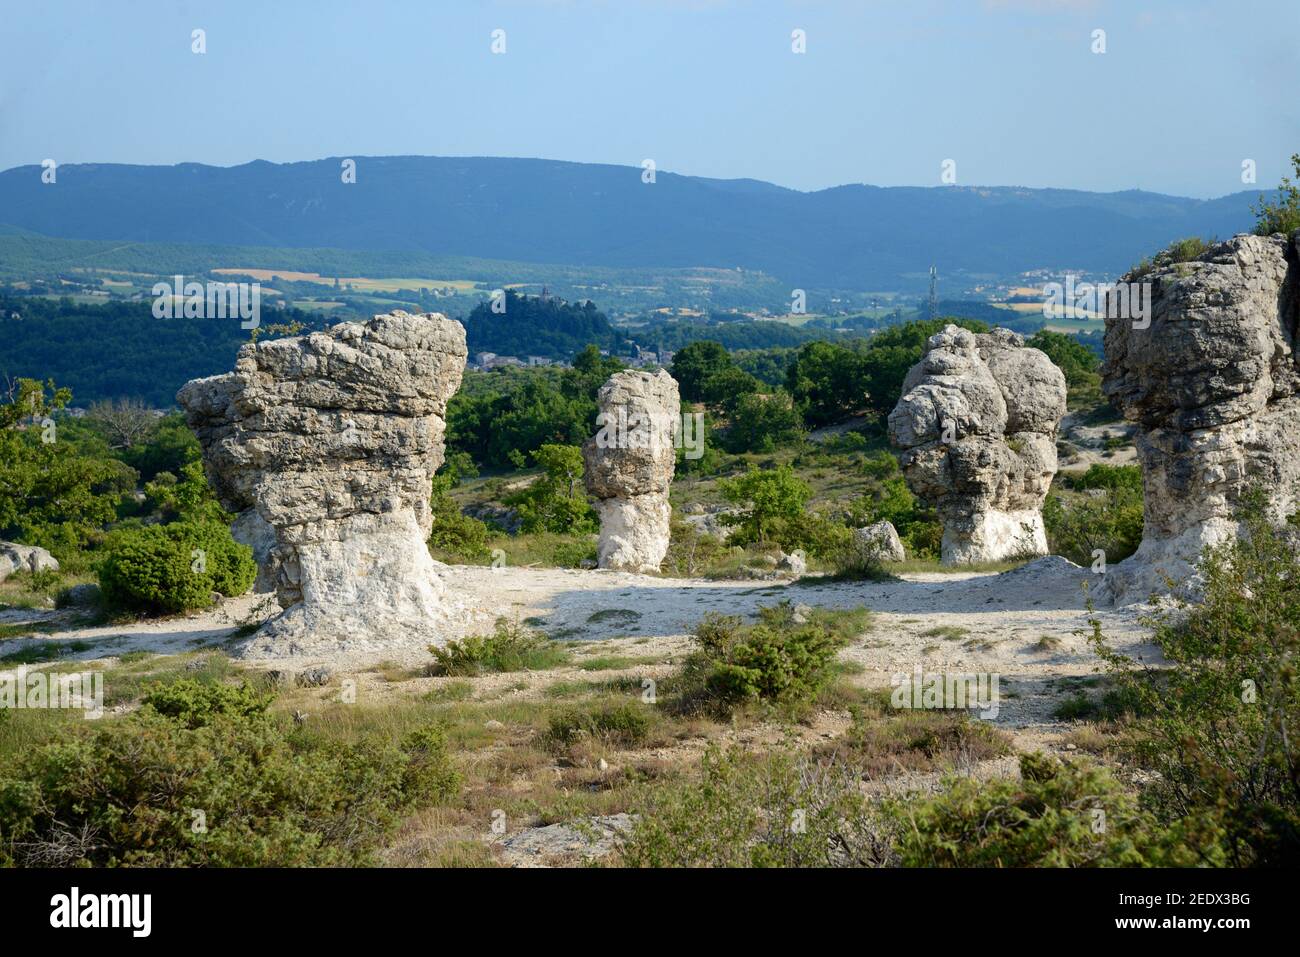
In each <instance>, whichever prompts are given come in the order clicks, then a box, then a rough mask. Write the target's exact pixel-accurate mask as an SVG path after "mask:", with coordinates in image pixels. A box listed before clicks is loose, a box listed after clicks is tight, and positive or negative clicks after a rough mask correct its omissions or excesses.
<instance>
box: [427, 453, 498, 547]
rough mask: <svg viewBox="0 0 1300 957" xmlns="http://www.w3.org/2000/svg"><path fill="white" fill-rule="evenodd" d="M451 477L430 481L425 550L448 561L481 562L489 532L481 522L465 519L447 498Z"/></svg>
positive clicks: (434, 478)
mask: <svg viewBox="0 0 1300 957" xmlns="http://www.w3.org/2000/svg"><path fill="white" fill-rule="evenodd" d="M451 486H452V477H451V476H450V475H441V474H440V475H435V476H434V477H433V497H432V499H431V500H430V503H429V504H430V509H431V510H432V512H433V529H432V530H431V531H430V533H429V547H430V548H431V549H433V550H434V551H435V552H438V553H441V554H443V555H445V556H447V557H448V558H450V559H452V560H459V561H463V562H481V561H483V560H484V559H486V558H487V557H488V554H489V551H488V537H489V535H490V534H491V529H489V528H488V527H487V524H486V523H485V522H482V521H480V520H479V519H477V518H474V517H473V516H470V515H466V514H465V513H463V512H462V511H461V510H460V506H459V505H457V504H456V500H455V499H453V498H452V497H451Z"/></svg>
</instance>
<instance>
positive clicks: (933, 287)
mask: <svg viewBox="0 0 1300 957" xmlns="http://www.w3.org/2000/svg"><path fill="white" fill-rule="evenodd" d="M930 318H931V319H938V318H939V272H938V270H936V269H935V268H934V267H933V266H931V267H930Z"/></svg>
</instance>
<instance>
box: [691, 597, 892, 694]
mask: <svg viewBox="0 0 1300 957" xmlns="http://www.w3.org/2000/svg"><path fill="white" fill-rule="evenodd" d="M758 614H759V620H758V622H757V623H755V624H745V623H743V622H742V621H741V620H740V619H739V618H735V617H726V616H721V615H716V614H709V615H706V616H705V617H704V619H703V620H702V621H701V622H700V624H699V625H698V626H697V627H696V629H695V636H694V637H695V642H696V644H697V645H698V646H699V648H698V650H697V651H695V652H692V653H691V654H690V655H689V656H688V657H687V659H686V661H685V663H684V664H683V668H682V673H681V676H680V678H679V679H678V680H679V682H680V691H681V695H680V700H681V703H682V704H683V705H684V706H686V707H687V708H690V707H698V706H709V705H711V706H715V707H719V708H722V709H727V708H730V707H733V706H736V705H739V704H743V703H745V702H754V701H764V702H770V703H773V704H780V705H785V706H800V705H806V704H807V703H808V702H810V701H812V699H813V698H814V697H816V695H817V693H818V692H819V691H820V690H821V689H822V688H823V687H824V686H825V685H826V683H827V682H828V681H829V680H830V679H831V677H832V676H833V671H832V668H831V662H832V661H833V660H834V658H835V653H836V652H837V651H838V650H839V649H840V648H841V647H843V645H844V644H845V643H846V642H847V641H848V639H849V637H851V636H852V635H853V634H855V633H856V632H858V631H861V630H862V629H863V628H865V626H866V621H867V617H868V616H867V613H866V612H865V611H863V612H858V613H849V614H847V615H846V614H845V613H835V612H828V611H825V610H821V609H809V610H807V611H800V610H796V609H795V608H793V607H792V606H791V605H790V603H789V602H788V601H787V602H782V603H781V604H779V605H775V606H772V607H768V608H760V609H759V612H758Z"/></svg>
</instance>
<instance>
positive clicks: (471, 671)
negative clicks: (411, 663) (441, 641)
mask: <svg viewBox="0 0 1300 957" xmlns="http://www.w3.org/2000/svg"><path fill="white" fill-rule="evenodd" d="M429 651H430V653H431V654H432V655H433V657H434V661H433V663H432V664H431V665H429V667H428V672H429V674H431V675H454V676H456V677H467V676H473V675H481V674H487V673H489V672H494V671H536V670H541V669H543V668H554V667H556V666H558V665H561V664H564V663H565V662H566V661H568V660H569V654H568V652H567V651H566V650H565V649H564V648H562V647H560V646H559V645H557V644H556V643H555V642H554V641H552V640H551V639H549V638H547V637H546V636H545V635H543V634H540V633H538V632H535V631H532V630H531V629H529V628H526V627H524V626H523V625H521V624H520V623H519V622H517V621H512V620H510V619H508V618H498V619H497V621H496V627H495V628H494V629H493V631H492V633H491V634H489V635H470V636H468V637H467V638H462V639H460V640H459V641H449V642H447V644H446V645H445V646H442V647H439V646H438V645H430V646H429Z"/></svg>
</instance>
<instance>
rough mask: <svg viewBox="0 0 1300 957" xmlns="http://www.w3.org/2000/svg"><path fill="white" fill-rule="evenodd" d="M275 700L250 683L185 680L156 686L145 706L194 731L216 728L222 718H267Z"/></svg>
mask: <svg viewBox="0 0 1300 957" xmlns="http://www.w3.org/2000/svg"><path fill="white" fill-rule="evenodd" d="M272 697H273V696H271V695H262V694H259V693H257V692H256V691H255V690H254V689H253V688H252V687H250V686H249V685H248V684H247V683H244V684H240V685H225V684H216V683H213V682H201V681H196V680H194V679H193V678H182V679H181V680H179V681H173V682H172V683H171V684H165V685H155V686H154V687H153V688H151V689H150V690H149V691H148V692H146V694H145V696H144V700H143V702H142V705H143V706H144V707H145V708H147V709H149V710H151V711H154V712H156V713H157V714H160V715H162V716H163V717H166V718H170V719H172V720H173V721H177V722H179V723H180V724H182V725H183V726H185V727H187V728H190V729H191V730H193V729H194V728H202V727H205V726H207V725H210V724H212V723H213V721H214V720H215V719H216V718H217V717H218V716H222V717H235V718H244V719H251V718H257V717H260V716H262V715H264V714H266V709H267V708H268V707H269V706H270V704H271V700H272Z"/></svg>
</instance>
